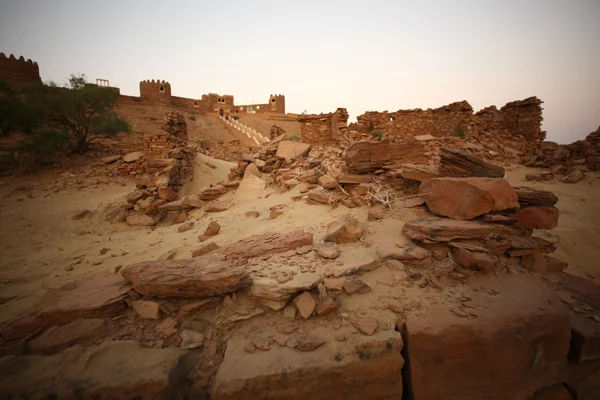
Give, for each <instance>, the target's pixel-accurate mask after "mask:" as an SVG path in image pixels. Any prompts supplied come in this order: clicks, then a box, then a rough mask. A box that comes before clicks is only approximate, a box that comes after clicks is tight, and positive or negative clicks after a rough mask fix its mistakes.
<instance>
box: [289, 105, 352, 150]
mask: <svg viewBox="0 0 600 400" xmlns="http://www.w3.org/2000/svg"><path fill="white" fill-rule="evenodd" d="M298 122H300V132H301V140H302V142H304V143H311V144H314V143H321V144H322V143H330V142H336V141H339V140H340V139H341V138H342V137H343V136H344V135H345V134H346V132H347V130H348V125H347V123H348V112H347V111H346V109H345V108H338V109H337V110H336V111H335V112H334V113H329V114H320V115H300V116H299V117H298Z"/></svg>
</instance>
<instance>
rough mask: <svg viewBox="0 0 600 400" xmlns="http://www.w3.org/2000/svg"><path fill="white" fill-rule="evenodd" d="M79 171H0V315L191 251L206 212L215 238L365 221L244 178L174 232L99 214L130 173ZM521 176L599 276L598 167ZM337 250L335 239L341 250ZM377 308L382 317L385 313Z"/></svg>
mask: <svg viewBox="0 0 600 400" xmlns="http://www.w3.org/2000/svg"><path fill="white" fill-rule="evenodd" d="M210 165H212V166H210ZM213 167H214V168H213ZM230 167H231V164H230V163H227V162H223V161H220V160H214V159H211V158H209V157H206V156H199V157H198V159H197V164H196V174H195V177H196V178H195V180H194V181H192V182H190V183H189V184H188V185H187V186H186V187H185V188H184V193H195V192H197V191H198V190H199V189H200V188H202V187H204V186H206V185H208V184H211V183H216V182H219V181H222V180H223V179H224V177H225V176H226V174H227V172H228V169H229V168H230ZM527 171H530V169H527V168H524V167H520V166H516V167H513V168H512V170H510V171H509V172H508V180H509V181H510V182H511V183H512V184H513V185H524V184H525V181H524V175H525V173H526V172H527ZM84 176H85V174H84V173H83V172H82V173H81V175H80V176H79V175H78V174H77V173H73V174H66V175H65V174H62V175H60V176H57V175H56V174H54V175H53V174H41V175H38V176H30V177H25V178H23V177H13V178H7V179H5V180H4V181H3V182H1V185H0V199H1V207H0V218H1V219H2V221H3V226H2V230H1V231H0V243H1V251H2V257H1V260H0V291H1V295H0V296H1V298H0V322H4V321H7V320H9V319H12V318H14V317H16V316H18V315H19V314H20V313H21V312H22V311H23V310H24V309H25V308H26V307H28V306H30V305H31V304H33V303H34V302H35V301H36V300H37V299H39V298H40V297H41V296H42V295H43V294H44V293H45V291H47V290H48V289H52V288H56V287H59V286H61V285H63V284H64V283H66V282H69V281H73V280H76V279H79V278H80V277H82V276H86V275H90V274H95V273H98V272H112V271H114V270H115V268H116V267H117V266H120V265H121V266H124V265H128V264H131V263H134V262H138V261H145V260H154V259H157V258H159V257H160V256H161V255H162V254H164V253H166V252H168V251H170V250H172V249H175V248H176V249H178V251H177V255H176V258H186V257H190V255H191V252H192V251H193V250H195V249H196V248H198V247H199V246H200V245H201V244H200V242H199V241H198V239H197V237H198V236H199V235H201V234H202V233H203V231H204V229H205V228H206V226H207V225H208V223H209V222H210V221H211V220H215V221H217V222H218V223H219V224H220V225H221V226H222V228H221V232H220V233H219V235H218V236H216V237H215V238H214V240H215V241H216V242H217V244H219V245H224V244H228V243H231V242H233V241H236V240H239V239H243V238H245V237H248V236H250V235H253V234H260V233H264V232H272V231H276V232H288V231H292V230H294V229H298V228H302V229H305V230H307V231H310V232H312V233H313V234H314V236H315V242H318V241H320V240H321V238H322V236H323V235H324V232H325V230H326V227H327V224H329V223H330V222H333V221H335V220H337V219H338V218H340V217H341V216H343V215H345V214H346V213H348V212H351V213H352V214H354V215H356V216H357V217H358V218H359V219H361V220H363V221H366V215H367V209H366V208H364V207H363V208H355V209H352V210H349V209H347V208H346V207H344V206H342V205H340V206H339V207H337V208H331V207H329V206H325V205H320V206H316V205H308V204H306V203H304V202H303V201H298V202H296V201H294V200H293V199H292V197H293V196H296V195H298V194H299V190H300V189H301V186H299V187H297V188H296V189H294V190H292V191H289V192H286V193H279V192H278V190H277V189H276V188H274V187H267V189H265V190H256V189H252V188H247V189H246V191H245V193H239V192H238V193H236V192H230V193H228V194H226V195H224V196H223V197H222V199H223V200H228V199H231V200H234V201H235V204H234V205H233V206H232V207H231V208H230V209H229V210H228V211H226V212H223V213H205V212H204V211H202V210H195V211H193V212H191V214H190V219H191V220H192V221H195V226H194V229H192V230H190V231H187V232H184V233H178V231H177V226H160V227H156V228H132V227H128V226H126V225H125V224H118V223H117V224H110V223H108V222H105V221H103V214H104V211H106V210H108V209H110V208H111V206H114V205H115V204H119V203H120V202H123V201H125V196H126V194H127V193H129V192H130V191H132V190H134V185H133V183H127V184H124V186H123V185H121V184H119V183H113V184H105V183H97V181H96V180H94V179H92V178H85V177H84ZM527 185H530V186H533V187H537V188H541V189H545V190H551V191H553V192H554V193H556V194H557V195H558V197H559V199H560V201H559V203H558V207H559V209H560V210H561V216H560V222H559V226H558V227H557V228H556V229H554V230H552V231H538V232H537V233H536V234H537V235H539V236H542V237H544V238H547V239H549V240H551V241H553V242H556V243H557V251H556V253H555V256H556V257H558V258H561V259H564V260H565V261H568V262H569V265H570V266H569V269H568V271H569V272H571V273H573V274H577V275H581V276H587V277H590V278H592V279H595V280H596V281H597V282H600V267H599V266H598V263H597V260H598V259H600V235H599V234H597V229H598V226H600V174H598V173H589V174H587V176H586V178H585V179H584V180H583V181H582V182H579V183H577V184H574V185H567V184H562V183H558V182H555V181H550V182H544V183H537V182H533V183H531V182H527ZM276 205H282V206H283V211H284V213H283V215H281V216H280V217H278V218H277V219H274V220H269V219H268V215H269V208H270V207H272V206H276ZM80 209H89V210H91V211H92V213H91V214H90V215H88V216H87V217H85V218H84V219H81V220H72V219H71V215H72V214H73V213H74V212H75V211H77V210H80ZM247 211H258V212H259V213H260V216H259V217H258V218H252V217H246V216H245V213H246V212H247ZM423 213H425V211H423V210H418V209H417V210H415V209H406V208H402V207H401V206H400V205H398V207H396V208H395V209H394V210H392V211H390V213H389V215H388V216H387V218H386V219H385V220H383V221H378V222H368V223H367V224H366V227H367V238H366V240H368V238H369V236H382V235H397V234H399V233H400V231H401V228H402V225H403V223H404V221H406V220H408V219H410V218H413V217H415V216H416V215H419V214H423ZM344 251H345V250H344V248H342V254H343V253H344ZM313 257H314V260H313V259H311V260H308V259H307V260H305V261H306V262H307V263H308V262H311V263H312V262H315V260H316V261H318V260H319V258H318V257H316V256H315V255H314V253H313ZM319 262H321V263H325V267H327V266H328V265H329V264H327V262H324V261H323V260H321V261H319ZM332 263H333V261H332ZM335 265H336V264H335V263H333V264H331V266H335ZM397 272H398V271H394V270H392V269H391V268H387V267H386V268H378V269H377V270H375V271H372V272H369V273H368V274H366V275H365V276H364V277H363V279H364V280H365V281H367V282H368V283H369V284H373V285H377V286H379V287H380V288H381V289H378V290H377V295H375V293H373V294H372V297H373V299H370V300H369V298H368V297H369V296H371V295H369V294H367V295H364V296H360V297H356V298H354V297H350V298H349V299H348V300H347V302H346V304H345V308H346V309H348V310H354V311H356V312H360V309H361V307H362V306H361V304H365V303H369V304H371V305H372V307H373V308H374V309H377V304H378V302H381V298H382V297H381V296H383V297H384V298H385V297H386V296H389V297H390V298H393V297H397V296H398V294H397V292H396V291H395V290H392V289H391V286H390V284H389V282H393V281H394V279H395V278H394V275H395V274H396V273H397ZM386 286H387V287H388V288H387V289H386ZM403 290H404V289H403ZM406 290H407V292H406V293H404V294H403V296H405V300H404V303H405V304H410V301H411V295H410V291H411V289H410V288H407V289H406ZM431 290H433V289H431ZM388 292H389V293H388ZM394 293H395V294H394ZM420 293H421V294H420V295H419V296H420V297H421V302H422V301H427V300H426V299H427V294H426V295H425V296H423V294H422V290H421V292H420ZM416 295H417V294H415V296H416ZM442 296H444V293H442ZM423 299H425V300H423ZM405 307H406V306H405ZM409 307H410V306H409ZM388 311H389V310H380V311H376V313H377V314H379V313H383V314H385V313H386V312H388ZM383 314H382V315H380V318H383V319H385V318H387V316H386V315H383ZM375 316H376V315H375Z"/></svg>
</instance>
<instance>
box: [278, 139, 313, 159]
mask: <svg viewBox="0 0 600 400" xmlns="http://www.w3.org/2000/svg"><path fill="white" fill-rule="evenodd" d="M309 150H310V144H306V143H300V142H293V141H291V140H282V141H281V142H279V145H278V146H277V153H276V154H275V155H276V156H277V157H281V158H285V159H286V160H292V159H294V158H296V157H298V156H303V155H306V154H307V153H308V152H309Z"/></svg>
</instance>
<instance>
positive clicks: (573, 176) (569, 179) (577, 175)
mask: <svg viewBox="0 0 600 400" xmlns="http://www.w3.org/2000/svg"><path fill="white" fill-rule="evenodd" d="M583 178H585V175H584V173H583V172H582V171H580V170H579V169H575V170H573V171H571V172H569V173H568V174H567V175H565V176H564V177H563V178H562V179H561V180H560V181H561V182H562V183H577V182H579V181H580V180H582V179H583Z"/></svg>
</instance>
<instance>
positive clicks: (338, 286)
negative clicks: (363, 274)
mask: <svg viewBox="0 0 600 400" xmlns="http://www.w3.org/2000/svg"><path fill="white" fill-rule="evenodd" d="M345 281H346V278H324V279H323V284H324V285H325V289H327V290H342V289H343V288H344V282H345Z"/></svg>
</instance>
